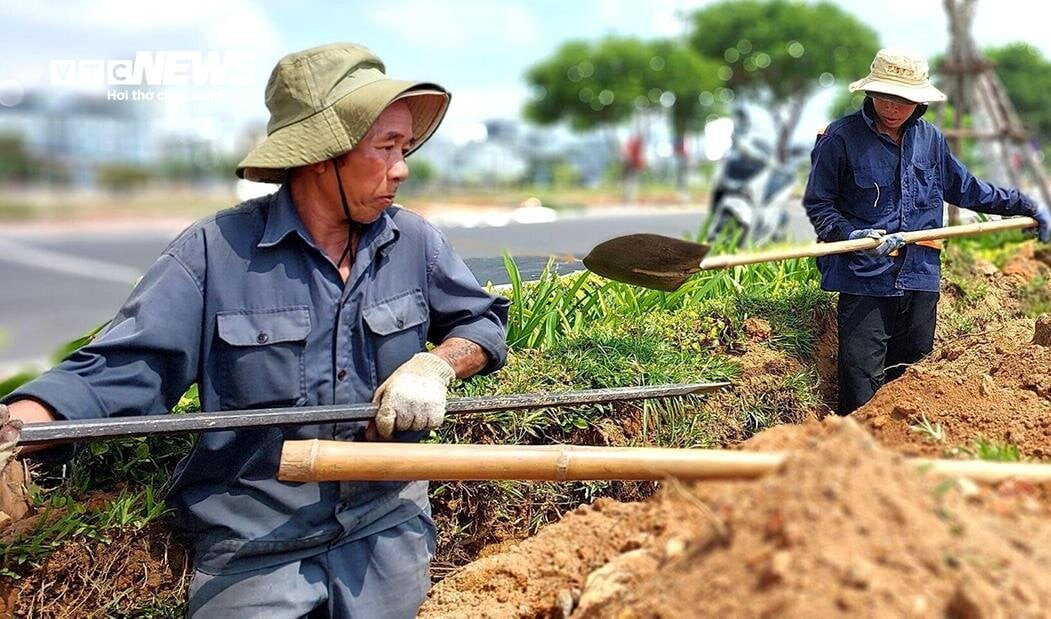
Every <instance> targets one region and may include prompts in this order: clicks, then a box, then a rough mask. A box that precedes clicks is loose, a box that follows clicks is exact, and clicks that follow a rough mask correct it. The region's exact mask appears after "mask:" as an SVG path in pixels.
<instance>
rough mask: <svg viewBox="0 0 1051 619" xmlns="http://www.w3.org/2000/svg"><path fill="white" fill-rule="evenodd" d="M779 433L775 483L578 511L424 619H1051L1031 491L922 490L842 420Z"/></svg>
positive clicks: (1040, 507)
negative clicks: (786, 452) (995, 618)
mask: <svg viewBox="0 0 1051 619" xmlns="http://www.w3.org/2000/svg"><path fill="white" fill-rule="evenodd" d="M777 432H778V434H780V436H778V437H775V438H774V439H773V442H776V443H777V444H780V445H782V446H794V445H801V446H803V447H805V448H804V449H802V450H799V451H796V452H793V454H792V456H791V457H790V458H789V459H788V460H787V461H786V463H785V464H784V465H783V466H782V467H781V469H779V470H778V471H777V472H775V473H773V474H770V475H768V476H766V477H764V478H763V479H760V480H756V481H740V482H719V483H712V482H707V483H702V484H697V485H696V486H692V487H687V486H683V485H680V484H669V485H668V486H666V488H665V489H664V490H663V491H662V493H661V494H660V495H659V497H658V498H657V499H656V500H654V501H651V502H649V503H644V504H634V505H615V504H609V503H605V502H602V503H596V504H595V505H594V506H591V507H587V508H581V509H579V510H577V511H576V512H574V513H573V514H572V515H571V516H569V517H567V518H566V519H564V520H563V521H562V522H560V523H558V524H556V525H552V526H550V527H548V528H546V529H544V530H543V531H541V533H540V534H538V535H537V536H536V537H534V538H531V539H529V540H526V541H525V542H522V543H521V544H519V545H518V546H516V547H515V548H513V549H511V550H509V551H508V552H505V553H502V554H499V555H495V556H491V557H487V558H485V559H481V560H479V561H476V562H475V563H473V564H471V565H468V566H467V567H465V568H464V569H462V570H461V571H460V572H458V573H456V574H454V575H452V576H450V577H449V578H447V579H445V580H444V581H442V582H441V583H439V584H438V585H437V586H436V587H435V588H434V590H433V591H432V593H431V596H430V598H429V600H428V601H427V603H426V604H425V605H424V607H423V609H422V611H421V612H422V615H423V616H465V615H471V616H559V615H565V614H568V613H572V615H573V616H575V617H611V616H616V617H651V616H697V615H706V616H707V615H713V616H714V615H729V616H772V615H778V616H800V617H801V616H808V617H809V616H828V615H836V614H839V615H844V614H862V615H865V616H983V615H984V614H985V613H986V612H987V611H989V610H990V609H996V610H997V611H998V612H999V613H1002V614H1003V615H1005V616H1039V615H1042V614H1045V613H1046V612H1047V611H1048V609H1051V577H1049V576H1048V574H1049V573H1051V513H1049V512H1048V509H1047V505H1046V504H1044V503H1040V502H1039V501H1035V500H1034V499H1033V490H1032V489H1026V490H1025V491H1024V492H1020V491H1019V490H1018V486H1017V485H1016V486H1013V487H1012V488H1013V489H1012V490H1011V491H1010V492H1008V493H1007V494H1006V495H1005V496H1000V495H999V494H997V493H995V492H992V491H987V490H986V491H981V490H977V489H975V488H973V487H971V488H969V489H966V486H965V485H964V484H960V485H957V486H954V485H952V484H947V483H945V482H939V481H938V480H936V479H930V478H926V477H924V476H922V475H920V474H918V473H917V472H916V471H915V470H913V469H912V467H911V466H909V465H908V464H907V463H905V462H904V461H903V460H902V458H901V457H900V456H898V455H895V454H893V453H891V452H889V451H888V450H886V449H884V448H882V447H880V446H878V445H877V444H876V443H875V442H874V441H873V440H872V439H871V437H870V436H869V435H867V434H866V433H865V432H864V431H863V430H862V429H861V428H860V427H859V426H858V425H857V424H855V423H853V422H851V421H849V420H841V419H839V418H829V419H827V420H826V421H824V422H821V423H820V424H819V423H811V424H806V425H804V426H797V427H795V428H787V429H779V430H778V431H777ZM815 432H816V433H817V434H818V435H823V436H822V438H821V439H820V441H815V440H813V436H814V433H815ZM762 440H763V437H762V435H760V437H757V438H756V439H754V442H755V443H760V442H762ZM990 492H992V495H993V498H995V499H996V500H998V501H1008V505H1007V508H1006V510H992V509H987V507H988V505H987V503H986V502H987V501H988V500H992V499H990V498H989V496H987V495H988V494H989V493H990ZM1001 511H1003V512H1004V513H1005V514H1006V515H1003V514H1001V513H1000V512H1001Z"/></svg>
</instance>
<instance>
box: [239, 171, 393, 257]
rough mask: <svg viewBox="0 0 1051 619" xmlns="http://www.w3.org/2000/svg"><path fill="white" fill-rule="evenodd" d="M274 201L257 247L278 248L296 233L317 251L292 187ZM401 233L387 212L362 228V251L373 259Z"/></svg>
mask: <svg viewBox="0 0 1051 619" xmlns="http://www.w3.org/2000/svg"><path fill="white" fill-rule="evenodd" d="M272 199H273V200H274V203H273V204H272V206H271V207H270V212H269V215H268V217H267V220H266V227H265V228H264V230H263V236H262V238H260V240H259V243H258V244H257V247H262V248H266V247H274V246H275V245H277V244H278V243H280V242H281V241H282V240H284V238H285V237H287V236H288V235H289V234H291V233H293V232H295V233H296V234H298V235H299V237H300V238H301V239H303V241H304V242H306V243H307V245H310V246H311V247H313V248H315V249H317V245H316V244H315V243H314V239H313V238H312V237H311V236H310V232H309V231H307V228H306V226H305V225H303V220H302V219H300V218H299V211H297V210H296V205H295V204H294V203H293V202H292V190H291V189H289V187H288V185H287V184H285V185H282V186H281V189H279V190H278V191H277V193H276V194H275V196H274V197H273V198H272ZM400 234H401V233H400V231H399V230H398V226H397V224H395V223H394V219H393V218H392V217H391V216H390V213H388V212H387V211H384V212H383V214H382V215H380V217H379V219H377V220H376V221H374V222H372V223H370V224H368V225H366V226H364V227H363V228H362V231H361V239H360V240H359V241H358V251H359V252H360V251H361V250H362V249H368V251H369V254H370V257H375V255H376V253H377V252H379V251H381V250H382V249H383V248H384V247H386V246H387V245H389V244H390V243H393V242H394V241H396V240H397V239H398V236H399V235H400ZM319 251H320V250H319Z"/></svg>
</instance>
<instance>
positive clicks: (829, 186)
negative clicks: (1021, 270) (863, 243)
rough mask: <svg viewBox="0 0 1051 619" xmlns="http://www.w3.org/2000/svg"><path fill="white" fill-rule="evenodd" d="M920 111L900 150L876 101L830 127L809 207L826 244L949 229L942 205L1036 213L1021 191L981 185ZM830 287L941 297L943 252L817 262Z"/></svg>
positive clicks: (821, 140) (807, 197)
mask: <svg viewBox="0 0 1051 619" xmlns="http://www.w3.org/2000/svg"><path fill="white" fill-rule="evenodd" d="M924 111H926V106H923V105H921V106H918V107H917V109H916V112H915V113H914V114H913V116H912V118H910V119H909V120H908V121H907V122H906V125H905V129H904V132H903V135H902V141H901V145H900V146H899V145H897V144H895V143H894V141H893V140H891V139H890V138H888V137H887V136H885V135H881V134H880V133H879V132H878V131H877V130H876V125H875V122H874V120H873V118H874V117H875V112H874V111H873V109H872V101H871V100H870V99H867V98H866V99H865V103H864V105H863V106H862V108H861V109H860V110H858V111H857V112H854V113H853V114H849V115H847V116H845V117H843V118H841V119H839V120H837V121H835V122H833V123H832V124H830V125H829V126H828V128H826V130H825V131H824V133H823V134H822V135H820V136H818V139H817V143H816V144H815V146H814V150H813V152H812V153H811V162H812V165H813V167H812V169H811V171H810V179H809V181H808V182H807V187H806V192H805V194H804V195H803V206H804V207H805V208H806V212H807V216H808V217H809V218H810V222H811V223H812V224H813V225H814V230H815V231H816V232H817V238H818V240H820V241H825V242H828V241H843V240H846V239H847V238H848V237H849V235H850V233H851V232H852V231H854V230H861V229H865V228H875V229H882V230H886V231H887V233H888V234H892V233H895V232H911V231H914V230H925V229H928V228H939V227H941V226H943V225H944V224H943V212H944V203H945V202H949V203H951V204H956V205H957V206H961V207H963V208H968V209H971V210H975V211H979V212H983V213H991V214H996V215H1032V214H1033V212H1034V210H1035V205H1034V204H1033V203H1032V202H1031V201H1030V200H1028V198H1026V197H1025V196H1024V195H1023V194H1021V193H1020V192H1019V191H1017V190H1015V189H1002V188H1000V187H995V186H993V185H990V184H989V183H986V182H984V181H981V180H979V179H977V178H975V177H974V175H973V174H971V173H970V171H968V170H967V168H966V167H964V165H963V164H962V163H960V161H959V160H958V159H957V158H956V157H955V156H954V155H953V154H952V153H951V152H949V147H948V144H946V142H945V137H944V136H942V134H941V132H940V131H938V129H937V128H936V127H935V126H934V125H932V124H930V123H928V122H926V121H925V120H923V119H922V118H920V117H921V116H923V113H924ZM818 267H819V269H820V270H821V287H822V288H823V289H825V290H829V291H836V292H846V293H849V294H857V295H870V296H879V297H893V296H901V295H902V294H903V291H905V290H922V291H928V292H938V290H939V284H940V279H941V259H940V252H939V250H938V249H936V248H932V247H925V246H922V245H907V246H905V247H903V248H902V250H901V251H900V252H899V254H898V255H897V256H887V257H883V256H870V255H868V254H865V253H863V252H852V253H847V254H837V255H832V256H824V257H821V258H819V259H818Z"/></svg>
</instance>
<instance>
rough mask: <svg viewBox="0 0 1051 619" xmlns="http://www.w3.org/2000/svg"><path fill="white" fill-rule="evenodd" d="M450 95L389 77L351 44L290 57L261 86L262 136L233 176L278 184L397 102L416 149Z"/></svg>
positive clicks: (347, 143) (340, 147) (345, 145)
mask: <svg viewBox="0 0 1051 619" xmlns="http://www.w3.org/2000/svg"><path fill="white" fill-rule="evenodd" d="M449 98H450V95H449V92H448V91H447V90H445V89H444V88H442V87H441V86H439V85H437V84H433V83H430V82H412V81H404V80H392V79H390V78H388V77H387V76H386V73H385V68H384V66H383V61H382V60H380V59H379V57H378V56H376V55H375V54H373V53H372V52H371V51H369V50H368V49H367V48H365V47H363V46H361V45H355V44H354V43H333V44H331V45H322V46H321V47H314V48H311V49H308V50H304V51H301V52H295V53H292V54H289V55H287V56H285V57H284V58H282V59H281V60H279V61H278V63H277V66H275V67H274V70H273V72H272V73H271V74H270V81H269V82H267V84H266V107H267V109H269V110H270V122H268V123H267V125H266V139H265V140H264V141H263V143H262V144H260V145H259V146H257V147H255V148H254V149H252V152H250V153H248V156H246V157H245V158H244V160H242V161H241V163H239V164H238V165H237V176H238V177H240V178H245V179H248V180H250V181H257V182H262V183H281V182H284V180H285V178H286V177H287V174H288V170H289V169H290V168H295V167H299V166H304V165H310V164H312V163H318V162H319V161H327V160H329V159H332V158H334V157H338V156H340V155H342V154H344V153H346V152H348V151H350V150H351V149H352V148H354V146H355V145H356V144H357V143H358V141H359V140H361V138H362V137H364V135H365V134H366V133H368V130H369V128H370V127H372V123H374V122H375V121H376V118H377V117H378V116H379V115H380V113H381V112H383V110H384V109H386V108H387V106H388V105H390V104H391V103H393V102H394V101H397V100H399V99H404V100H405V102H406V103H407V104H408V106H409V111H410V112H412V132H413V137H414V138H415V140H416V141H415V143H414V144H413V146H412V149H411V150H410V152H412V151H414V150H416V149H417V148H419V147H420V146H421V145H422V144H423V143H424V142H426V141H427V139H428V138H430V137H431V135H432V134H433V133H434V131H435V129H437V128H438V125H439V124H440V123H441V121H442V118H443V117H444V116H445V111H446V110H447V109H448V108H449Z"/></svg>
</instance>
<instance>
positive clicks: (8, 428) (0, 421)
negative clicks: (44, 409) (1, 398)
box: [0, 404, 22, 473]
mask: <svg viewBox="0 0 1051 619" xmlns="http://www.w3.org/2000/svg"><path fill="white" fill-rule="evenodd" d="M21 431H22V420H21V419H12V418H11V411H10V409H8V408H7V406H6V405H5V404H0V473H2V472H3V471H4V469H6V468H7V463H8V462H10V461H11V459H12V458H14V457H15V454H16V453H18V448H17V447H16V445H17V444H18V435H19V434H20V433H21Z"/></svg>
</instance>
